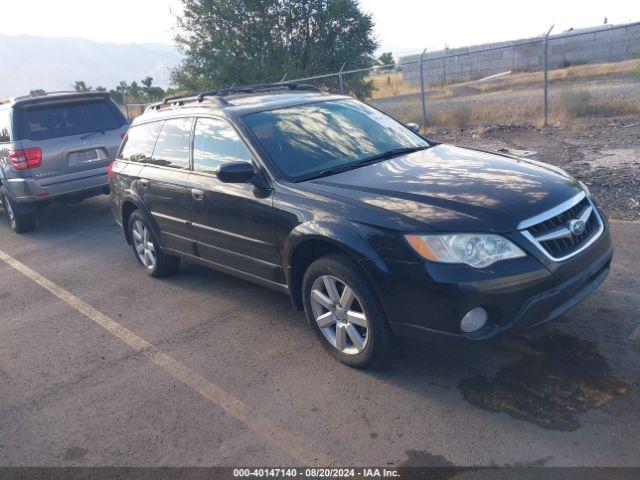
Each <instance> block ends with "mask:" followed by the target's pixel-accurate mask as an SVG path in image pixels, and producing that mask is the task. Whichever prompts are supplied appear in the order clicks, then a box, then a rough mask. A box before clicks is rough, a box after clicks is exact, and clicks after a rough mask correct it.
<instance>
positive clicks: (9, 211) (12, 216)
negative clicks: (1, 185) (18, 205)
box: [2, 197, 16, 226]
mask: <svg viewBox="0 0 640 480" xmlns="http://www.w3.org/2000/svg"><path fill="white" fill-rule="evenodd" d="M2 203H3V206H4V209H5V210H6V212H7V216H8V217H9V221H10V222H11V225H12V226H13V225H14V224H15V221H16V217H15V214H14V213H13V208H11V202H9V199H8V198H7V197H4V198H3V199H2Z"/></svg>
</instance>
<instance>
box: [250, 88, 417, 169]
mask: <svg viewBox="0 0 640 480" xmlns="http://www.w3.org/2000/svg"><path fill="white" fill-rule="evenodd" d="M244 119H245V122H246V125H247V127H248V128H249V130H251V131H252V132H253V134H254V135H255V137H256V138H257V140H258V142H259V143H260V145H261V146H262V147H263V148H264V150H265V151H266V153H267V155H268V156H269V158H270V159H271V161H272V162H274V163H275V164H276V166H277V167H278V168H279V169H280V170H281V171H282V172H283V173H284V174H285V175H286V176H287V177H289V178H290V179H292V180H294V181H295V180H303V179H307V178H313V177H317V176H322V175H325V174H327V175H328V174H332V173H336V172H337V171H338V170H339V169H340V168H341V167H343V166H344V167H348V166H350V165H354V166H357V165H358V164H359V163H362V164H364V161H366V160H367V159H370V158H372V157H376V156H380V155H382V156H383V155H384V154H385V153H386V152H390V151H392V150H397V149H420V148H426V147H428V146H429V143H428V142H427V141H426V140H424V139H423V138H422V137H420V136H418V135H417V134H415V133H413V132H412V131H411V130H409V129H408V128H407V127H405V126H404V125H402V124H400V123H398V122H397V121H395V120H394V119H392V118H391V117H388V116H387V115H385V114H383V113H381V112H378V111H377V110H375V109H373V108H371V107H369V106H367V105H365V104H364V103H361V102H358V101H355V100H341V101H328V102H320V103H313V104H306V105H296V106H295V107H287V108H282V109H277V110H271V111H266V112H259V113H253V114H250V115H247V116H246V117H244ZM381 159H382V158H380V160H381Z"/></svg>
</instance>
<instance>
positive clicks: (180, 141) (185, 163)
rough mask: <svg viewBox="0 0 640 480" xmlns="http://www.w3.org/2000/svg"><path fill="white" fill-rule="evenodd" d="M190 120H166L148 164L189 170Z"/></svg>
mask: <svg viewBox="0 0 640 480" xmlns="http://www.w3.org/2000/svg"><path fill="white" fill-rule="evenodd" d="M192 124H193V119H192V118H172V119H170V120H166V121H165V122H164V125H163V126H162V130H161V131H160V135H158V141H157V142H156V148H155V149H154V150H153V157H152V159H151V161H150V162H148V163H152V164H153V165H158V166H161V167H171V168H182V169H185V170H188V169H189V149H190V146H191V125H192Z"/></svg>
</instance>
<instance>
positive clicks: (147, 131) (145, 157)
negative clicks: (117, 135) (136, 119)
mask: <svg viewBox="0 0 640 480" xmlns="http://www.w3.org/2000/svg"><path fill="white" fill-rule="evenodd" d="M163 123H164V122H163V121H162V122H151V123H144V124H142V125H135V126H133V127H130V128H129V131H128V132H127V138H126V139H125V141H124V144H123V145H122V148H121V149H120V154H119V155H118V159H120V160H127V161H129V162H139V163H151V157H152V155H153V148H154V147H155V146H156V140H157V139H158V134H159V133H160V129H161V128H162V125H163Z"/></svg>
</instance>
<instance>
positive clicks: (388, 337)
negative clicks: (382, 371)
mask: <svg viewBox="0 0 640 480" xmlns="http://www.w3.org/2000/svg"><path fill="white" fill-rule="evenodd" d="M327 282H328V283H329V284H331V283H332V282H333V284H334V286H335V288H336V290H335V291H333V287H331V290H332V292H330V287H329V286H328V285H327ZM347 288H348V289H349V290H350V291H351V293H352V295H351V294H347V293H346V292H347ZM302 295H303V297H302V300H303V304H304V311H305V315H306V316H307V320H308V321H309V325H310V326H311V328H312V330H313V331H314V332H315V334H316V336H317V337H318V338H319V340H320V342H321V343H322V345H323V347H324V348H325V349H326V350H327V351H328V352H329V353H330V354H331V355H333V357H335V358H336V359H337V360H338V361H340V362H342V363H344V364H345V365H348V366H350V367H355V368H365V367H369V366H372V365H374V364H378V363H380V362H382V361H383V360H384V359H385V357H386V355H387V353H388V352H389V349H390V345H391V342H392V334H391V331H390V330H389V326H388V324H387V320H386V318H385V315H384V312H383V311H382V307H381V306H380V302H379V301H378V297H377V295H376V293H375V292H374V290H373V288H372V287H371V285H370V283H369V281H368V280H367V278H366V277H365V275H364V273H363V272H362V271H361V270H360V268H359V267H358V266H357V265H356V264H355V263H354V262H353V261H351V260H350V259H349V258H348V257H346V256H344V255H335V254H332V255H327V256H325V257H322V258H320V259H318V260H316V261H315V262H313V263H312V264H311V265H310V266H309V268H308V269H307V271H306V272H305V274H304V277H303V280H302ZM323 297H324V298H323ZM336 298H338V301H337V302H335V299H336ZM329 303H331V305H330V304H329ZM343 304H344V305H343ZM338 329H339V330H340V333H338ZM363 341H364V342H363Z"/></svg>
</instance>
